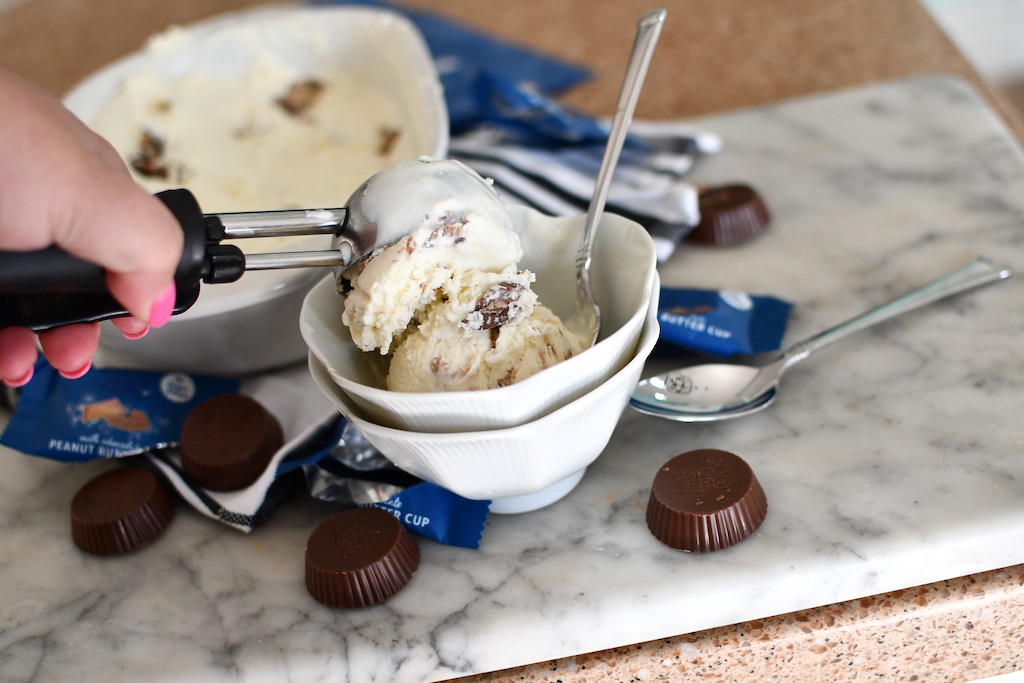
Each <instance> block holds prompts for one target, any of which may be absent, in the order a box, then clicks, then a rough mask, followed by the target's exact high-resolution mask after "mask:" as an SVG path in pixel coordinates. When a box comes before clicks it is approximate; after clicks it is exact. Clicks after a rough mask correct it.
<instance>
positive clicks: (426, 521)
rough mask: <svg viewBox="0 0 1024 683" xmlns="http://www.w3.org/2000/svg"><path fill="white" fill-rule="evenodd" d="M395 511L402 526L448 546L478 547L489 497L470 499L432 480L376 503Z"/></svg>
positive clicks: (392, 512) (382, 507)
mask: <svg viewBox="0 0 1024 683" xmlns="http://www.w3.org/2000/svg"><path fill="white" fill-rule="evenodd" d="M373 505H374V506H375V507H379V508H381V509H383V510H386V511H388V512H390V513H391V514H393V515H394V516H395V518H396V519H398V521H399V522H401V523H402V526H404V527H405V528H407V529H409V531H412V532H414V533H417V534H419V535H420V536H424V537H425V538H430V539H433V540H435V541H439V542H441V543H444V544H445V545H455V546H459V547H462V548H479V547H480V537H481V536H482V535H483V532H484V523H485V522H486V521H487V511H488V510H489V509H490V507H491V501H489V500H470V499H469V498H463V497H462V496H460V495H458V494H456V493H452V492H451V491H449V490H448V489H443V488H441V487H440V486H437V485H436V484H431V483H430V482H429V481H424V482H422V483H419V484H415V485H413V486H410V487H409V488H407V489H404V490H402V491H399V492H398V493H396V494H395V495H393V496H391V497H390V498H388V499H387V500H385V501H382V502H380V503H373Z"/></svg>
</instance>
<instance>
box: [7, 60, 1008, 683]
mask: <svg viewBox="0 0 1024 683" xmlns="http://www.w3.org/2000/svg"><path fill="white" fill-rule="evenodd" d="M696 123H697V125H699V126H701V127H704V128H707V129H710V130H713V131H715V132H717V133H719V134H721V135H722V137H723V139H724V140H725V142H726V148H725V150H724V151H723V152H722V153H721V154H719V155H718V156H716V157H714V158H712V159H710V160H708V161H707V162H705V163H703V164H702V165H700V166H699V168H698V169H697V170H695V171H694V176H693V177H694V180H695V181H699V182H706V183H717V182H727V181H743V182H749V183H751V184H753V185H754V186H755V187H757V188H758V189H759V190H760V191H761V193H762V194H763V195H764V197H765V198H766V200H767V203H768V205H769V207H770V208H771V210H772V212H773V214H774V223H773V225H772V227H771V228H770V230H769V231H768V232H766V233H765V234H764V235H763V236H762V237H760V238H758V239H756V240H754V241H751V242H749V243H747V244H745V245H742V246H739V247H735V248H729V249H719V250H715V249H709V248H697V247H686V248H684V249H682V250H680V251H679V252H678V253H677V254H676V255H675V256H674V257H673V259H672V260H671V261H670V262H669V263H667V264H666V265H665V266H664V267H663V268H662V278H663V283H664V284H666V285H688V286H700V287H709V288H719V287H721V288H730V289H744V290H746V291H749V292H751V293H765V294H773V295H775V296H779V297H782V298H786V299H788V300H790V301H792V302H793V303H794V304H795V309H794V312H793V315H792V318H791V320H790V325H789V329H788V332H787V341H793V340H796V339H799V338H802V337H803V336H806V335H808V334H810V333H813V332H816V331H818V330H819V329H822V328H824V327H826V326H829V325H832V324H834V323H836V322H839V321H840V320H842V319H844V318H846V317H848V316H850V315H853V314H856V313H859V312H861V311H862V310H865V309H867V308H869V307H871V306H873V305H876V304H878V303H881V302H882V301H884V300H887V299H888V298H891V297H892V296H895V295H898V294H901V293H902V292H903V291H906V290H908V289H910V288H912V287H915V286H917V285H919V284H922V283H923V282H925V281H927V280H930V279H932V278H933V277H936V276H938V275H940V274H942V273H944V272H945V271H947V270H950V269H952V268H953V267H955V266H958V265H960V264H962V263H965V262H967V261H968V260H970V259H971V258H973V257H974V256H975V255H977V254H981V253H984V254H987V255H989V256H991V257H993V258H996V259H999V260H1001V261H1003V262H1005V263H1006V264H1008V265H1010V266H1011V267H1013V268H1014V269H1015V270H1016V271H1017V273H1018V275H1017V276H1016V277H1015V278H1011V279H1010V280H1008V281H1005V282H1002V283H999V284H996V285H991V286H988V287H985V288H983V289H979V290H975V291H973V292H969V293H966V294H964V295H961V296H959V297H957V298H955V299H952V300H949V301H945V302H940V303H938V304H934V305H932V306H930V307H928V308H926V309H922V310H920V311H917V312H915V313H911V314H909V315H907V316H904V317H902V318H899V319H896V320H893V321H890V322H889V323H886V324H885V325H883V326H881V327H877V328H873V329H871V330H868V331H863V332H860V333H858V334H857V336H855V337H852V338H849V339H847V340H844V341H842V342H839V344H837V345H835V346H832V347H829V348H828V349H826V350H822V351H820V352H819V353H818V354H817V355H815V356H814V357H813V358H812V359H809V360H807V361H805V362H804V363H803V364H802V365H800V366H799V367H797V368H794V369H793V370H791V371H790V372H789V373H788V374H787V376H786V378H785V380H784V382H783V389H782V392H781V395H780V398H779V400H778V401H777V403H776V405H775V406H773V407H772V408H770V409H769V410H768V411H766V412H763V413H761V414H758V415H755V416H751V417H749V418H745V419H742V420H737V421H732V422H725V423H719V424H717V425H709V426H694V425H682V424H676V423H671V422H665V421H659V420H657V419H654V418H650V417H646V416H641V415H638V414H635V413H633V412H631V411H627V412H625V413H624V414H623V417H622V420H621V422H620V424H619V426H618V429H617V430H616V432H615V434H614V435H613V437H612V440H611V443H610V444H609V446H608V448H607V449H606V451H605V453H604V454H603V455H602V456H601V458H599V459H598V461H597V462H596V463H595V464H594V465H593V466H592V467H591V469H590V471H589V472H588V473H587V476H586V477H584V479H583V481H582V482H581V484H580V485H579V486H578V487H577V488H576V490H574V491H573V492H572V493H571V494H570V495H569V496H568V497H566V498H564V499H563V500H562V501H559V502H558V503H556V504H554V505H552V506H550V507H548V508H545V509H542V510H539V511H536V512H533V513H528V514H524V515H517V516H492V518H491V520H490V523H489V526H488V529H487V531H486V533H485V536H484V542H483V545H482V547H481V549H480V550H478V551H473V550H465V549H458V548H451V547H446V546H442V545H438V544H435V543H432V542H427V541H423V542H422V543H421V548H422V551H423V559H422V564H421V567H420V569H419V571H418V573H417V574H416V576H415V577H414V579H413V581H412V583H411V584H410V585H409V586H408V587H407V588H406V589H405V590H404V591H403V592H401V593H400V594H398V595H397V596H396V597H395V598H393V599H392V600H391V601H389V602H388V603H387V604H386V605H384V606H379V607H374V608H371V609H366V610H361V611H335V610H329V609H327V608H324V607H322V606H320V605H319V604H318V603H315V602H313V601H312V600H311V599H310V598H309V597H308V596H307V594H306V592H305V588H304V585H303V549H304V546H305V541H306V538H307V537H308V535H309V533H310V531H311V530H312V529H313V528H314V527H315V526H316V524H317V523H319V522H320V521H321V520H322V519H324V518H325V517H326V516H328V515H329V514H330V513H331V512H332V511H333V509H332V508H331V507H329V506H327V505H325V504H321V503H315V502H312V501H306V500H296V501H293V502H292V503H290V504H289V505H287V506H286V507H284V508H283V509H281V510H280V511H279V512H278V513H277V514H276V515H275V516H274V517H273V518H272V519H271V520H270V522H269V523H268V524H267V525H266V526H265V527H262V528H260V529H258V530H257V531H256V532H254V533H253V534H251V535H243V534H241V533H238V532H235V531H231V530H229V529H227V528H226V527H223V526H220V525H218V524H216V523H214V522H212V521H211V520H209V519H206V518H203V517H200V516H199V515H197V514H193V513H192V512H191V511H188V510H182V513H181V514H179V516H178V518H177V519H176V520H175V522H174V524H173V525H172V526H171V528H170V529H169V530H168V532H167V533H166V534H165V536H164V537H163V538H161V539H160V540H159V541H158V542H157V543H156V544H154V545H153V546H152V547H150V548H148V549H145V550H143V551H141V552H138V553H135V554H132V555H129V556H126V557H121V558H112V559H97V558H93V557H87V556H84V555H83V554H81V553H79V552H77V551H76V550H75V548H74V547H73V545H72V544H71V541H70V537H69V521H68V505H69V502H70V500H71V497H72V496H73V494H74V492H75V491H76V490H77V488H78V486H80V485H81V484H82V483H83V482H84V481H85V480H86V479H88V478H90V477H91V476H93V475H94V474H95V473H96V472H97V471H98V470H99V469H100V468H102V467H103V466H104V464H100V463H94V464H91V465H83V466H68V465H60V464H56V463H52V462H48V461H44V460H39V459H34V458H28V457H24V456H20V455H18V454H15V453H11V452H3V453H0V468H2V469H0V522H2V524H3V527H4V533H3V534H0V680H4V681H6V680H18V681H23V680H33V681H58V680H81V681H109V680H155V681H174V680H190V681H264V680H266V681H345V680H347V681H419V680H430V679H442V678H446V677H450V676H456V675H459V674H467V673H472V672H478V671H488V670H495V669H500V668H505V667H510V666H514V665H519V664H525V663H529V662H534V661H543V660H548V659H553V658H557V657H563V656H568V655H572V654H578V653H583V652H590V651H595V650H600V649H604V648H608V647H612V646H617V645H623V644H628V643H636V642H641V641H645V640H651V639H655V638H660V637H664V636H669V635H675V634H680V633H687V632H690V631H694V630H699V629H705V628H710V627H715V626H720V625H725V624H732V623H737V622H740V621H744V620H749V619H756V618H758V617H763V616H767V615H774V614H781V613H786V612H792V611H795V610H801V609H807V608H810V607H814V606H818V605H824V604H828V603H833V602H837V601H842V600H847V599H851V598H856V597H860V596H865V595H871V594H876V593H879V592H882V591H887V590H893V589H898V588H903V587H908V586H914V585H920V584H924V583H928V582H932V581H936V580H939V579H943V578H949V577H953V576H960V575H964V574H967V573H972V572H978V571H982V570H986V569H992V568H996V567H1003V566H1009V565H1012V564H1017V563H1021V562H1024V458H1022V450H1024V449H1022V446H1024V427H1022V426H1021V425H1022V422H1021V419H1020V415H1021V414H1022V413H1024V386H1022V385H1024V373H1022V352H1021V348H1022V346H1021V341H1020V335H1021V331H1022V330H1024V306H1022V302H1024V298H1022V296H1021V289H1022V287H1024V158H1022V156H1021V151H1020V149H1019V148H1018V147H1017V145H1016V144H1015V143H1014V142H1012V141H1011V140H1010V138H1009V137H1008V135H1007V134H1006V132H1005V130H1004V129H1003V127H1002V126H1001V124H1000V123H999V121H998V120H997V119H996V117H995V116H994V115H993V114H991V113H990V112H989V111H988V110H987V109H986V108H985V107H984V105H982V104H981V103H980V101H979V100H978V98H977V97H976V96H975V95H974V94H973V93H972V92H971V91H970V90H969V89H968V88H967V87H965V86H964V85H962V84H961V83H959V82H958V81H955V80H951V79H947V78H943V77H925V78H918V79H913V80H909V81H901V82H896V83H886V84H880V85H873V86H869V87H865V88H860V89H856V90H851V91H844V92H839V93H829V94H825V95H820V96H815V97H811V98H807V99H800V100H795V101H790V102H784V103H781V104H778V105H775V106H771V107H767V108H761V109H757V110H753V111H744V112H739V113H733V114H727V115H722V116H717V117H713V118H708V119H704V120H700V121H697V122H696ZM650 365H651V369H652V370H654V369H661V368H664V367H667V364H666V362H665V360H664V359H656V360H652V361H651V363H650ZM668 365H670V363H668ZM696 447H714V448H724V449H727V450H732V451H734V452H735V453H737V454H739V455H741V456H742V457H743V458H744V459H746V460H747V461H748V462H749V463H750V464H751V466H752V467H753V468H754V470H755V472H756V473H757V475H758V477H759V479H760V481H761V483H762V485H763V487H764V489H765V491H766V493H767V496H768V500H769V512H768V517H767V519H766V521H765V523H764V525H763V526H762V527H761V529H760V530H759V531H758V532H757V533H756V534H755V535H754V536H752V537H751V538H750V539H748V540H746V541H744V542H743V543H741V544H739V545H737V546H734V547H733V548H730V549H728V550H725V551H720V552H717V553H711V554H705V555H691V554H684V553H679V552H676V551H673V550H670V549H668V548H666V547H664V546H662V545H661V544H659V543H658V542H657V541H656V540H655V539H654V538H653V537H652V536H651V535H650V534H649V533H648V531H647V529H646V527H645V524H644V507H645V504H646V500H647V495H648V487H649V484H650V481H651V478H652V477H653V476H654V473H655V471H656V470H657V468H658V466H659V465H661V463H662V462H664V461H665V460H667V459H668V458H669V457H671V456H673V455H675V454H677V453H679V452H681V451H684V450H688V449H691V448H696Z"/></svg>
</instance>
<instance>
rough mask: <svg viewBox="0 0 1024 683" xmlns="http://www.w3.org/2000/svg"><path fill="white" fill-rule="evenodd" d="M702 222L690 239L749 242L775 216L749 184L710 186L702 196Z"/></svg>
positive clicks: (692, 232)
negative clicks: (772, 215)
mask: <svg viewBox="0 0 1024 683" xmlns="http://www.w3.org/2000/svg"><path fill="white" fill-rule="evenodd" d="M698 206H699V208H700V223H698V224H697V227H695V228H694V229H693V230H691V231H690V232H689V234H687V236H686V239H687V241H690V242H696V243H698V244H713V245H721V246H726V245H731V244H739V243H741V242H746V241H747V240H749V239H750V238H752V237H754V236H756V235H758V234H760V233H761V232H763V231H764V229H765V228H767V227H768V223H769V222H770V221H771V216H770V214H769V213H768V207H767V206H765V203H764V200H763V199H761V196H760V195H759V194H758V193H757V191H756V190H754V188H752V187H750V186H748V185H739V184H733V185H721V186H717V187H708V188H704V189H702V190H701V191H700V193H699V195H698Z"/></svg>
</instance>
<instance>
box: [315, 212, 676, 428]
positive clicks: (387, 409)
mask: <svg viewBox="0 0 1024 683" xmlns="http://www.w3.org/2000/svg"><path fill="white" fill-rule="evenodd" d="M509 209H510V211H511V212H512V217H513V220H514V221H515V225H516V229H517V230H518V231H519V233H520V236H521V238H522V243H523V251H524V258H523V261H522V262H521V264H520V265H521V266H522V267H524V268H527V269H529V270H532V271H533V272H535V273H536V274H537V281H536V283H535V290H536V291H537V294H538V295H539V296H540V301H541V302H542V303H544V304H545V305H547V306H548V307H549V308H551V309H552V310H553V311H554V312H555V313H557V314H558V315H559V316H562V317H563V318H564V317H565V316H566V315H567V314H568V313H569V311H571V310H572V306H573V303H574V302H575V269H574V263H575V258H576V250H577V246H578V243H579V235H580V233H581V231H582V229H583V221H584V216H571V217H559V218H553V217H550V216H545V215H543V214H541V213H539V212H537V211H534V210H532V209H527V208H524V207H521V206H510V207H509ZM591 280H592V283H593V287H594V295H595V298H596V299H597V302H598V304H599V305H600V306H601V315H602V324H601V336H600V338H599V340H598V343H597V344H595V345H594V346H593V347H592V348H590V349H587V350H585V351H583V352H582V353H579V354H577V355H576V356H574V357H572V358H569V359H568V360H565V361H563V362H561V363H558V364H557V365H554V366H552V367H550V368H547V369H545V370H542V371H541V372H539V373H537V374H536V375H533V376H531V377H527V378H526V379H524V380H522V381H521V382H517V383H515V384H512V385H510V386H507V387H500V388H496V389H486V390H478V391H449V392H429V393H413V392H398V391H389V390H388V389H387V388H386V385H385V379H386V376H387V359H386V358H384V357H382V356H380V355H379V354H376V353H367V352H364V351H360V350H359V349H358V348H356V346H355V344H353V343H352V338H351V335H350V334H349V331H348V329H347V328H346V327H345V326H344V325H342V323H341V313H342V310H343V308H344V299H343V298H342V297H341V296H339V295H338V293H337V292H336V290H335V287H334V282H333V281H331V280H325V281H322V282H320V283H319V284H318V285H317V286H316V287H315V288H313V290H312V291H311V292H310V293H309V295H308V296H307V297H306V301H305V303H304V305H303V309H302V315H301V316H300V330H301V332H302V336H303V337H304V338H305V340H306V344H307V345H308V346H309V349H310V351H311V352H312V353H313V355H314V356H316V358H317V360H318V361H319V362H320V363H321V364H322V365H323V366H324V367H325V368H326V370H327V372H328V374H329V376H330V377H331V378H332V380H333V381H334V382H335V383H336V384H337V385H338V386H339V387H341V389H342V390H343V391H344V392H345V393H346V394H347V396H348V398H349V400H350V401H351V402H352V403H353V404H354V405H355V406H356V407H358V409H359V410H360V411H361V412H362V414H364V415H365V416H366V417H367V418H368V419H370V420H373V421H374V422H377V423H379V424H381V425H387V426H389V427H394V428H397V429H409V430H414V431H422V432H464V431H472V430H485V429H503V428H507V427H512V426H515V425H520V424H524V423H526V422H529V421H530V420H535V419H537V418H539V417H542V416H544V415H546V414H548V413H550V412H551V411H553V410H556V409H558V408H560V407H562V406H564V405H566V404H567V403H569V402H571V401H573V400H575V399H577V398H579V397H580V396H583V395H584V394H586V393H587V392H588V391H590V390H591V389H593V388H594V387H597V386H599V385H600V384H601V383H602V382H604V381H606V380H607V379H608V378H609V377H611V376H612V375H614V374H616V373H617V372H618V371H619V370H621V369H622V368H623V367H624V366H625V365H626V363H627V362H629V360H630V359H631V358H633V353H634V352H635V350H636V348H637V342H638V340H639V339H640V333H641V329H642V327H643V324H644V319H645V316H646V314H647V310H648V307H649V304H650V302H651V299H652V297H654V298H657V293H658V283H657V255H656V253H655V248H654V243H653V242H652V240H651V238H650V235H649V234H648V233H647V231H646V230H645V229H644V228H643V226H641V225H639V224H638V223H635V222H633V221H630V220H628V219H626V218H623V217H621V216H617V215H613V214H606V215H605V216H604V218H603V219H602V221H601V224H600V226H599V228H598V234H597V240H596V244H595V250H594V259H593V264H592V271H591Z"/></svg>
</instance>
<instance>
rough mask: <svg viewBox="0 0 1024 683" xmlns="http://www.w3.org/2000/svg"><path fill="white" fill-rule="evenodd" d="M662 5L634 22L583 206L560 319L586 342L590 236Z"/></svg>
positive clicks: (593, 313)
mask: <svg viewBox="0 0 1024 683" xmlns="http://www.w3.org/2000/svg"><path fill="white" fill-rule="evenodd" d="M665 15H666V11H665V10H664V9H657V10H652V11H650V12H648V13H647V14H645V15H644V16H643V17H641V18H640V21H639V23H638V24H637V31H636V38H635V40H634V42H633V50H632V53H631V54H630V57H629V64H628V65H627V67H626V76H625V78H624V80H623V83H622V90H621V92H620V93H619V102H618V105H617V106H616V109H615V117H614V118H613V119H612V124H611V128H610V129H609V131H608V143H607V145H606V146H605V150H604V156H603V157H602V159H601V166H600V168H599V169H598V172H597V180H596V182H595V185H594V194H593V195H592V196H591V198H590V205H589V206H588V207H587V216H586V219H585V222H584V224H583V236H582V238H581V242H580V248H579V251H578V252H577V253H576V304H575V306H574V307H573V310H572V312H571V313H570V314H569V315H568V316H567V317H566V318H565V319H564V321H563V322H564V323H565V326H566V327H567V328H568V329H569V330H571V331H572V332H573V333H574V334H575V335H577V336H578V338H579V339H583V340H589V341H590V344H589V346H593V345H594V344H595V343H596V342H597V336H598V333H599V332H600V331H601V307H600V306H598V305H597V302H596V301H595V300H594V292H593V288H592V286H591V283H590V264H591V260H592V256H593V252H594V240H595V239H596V237H597V225H598V223H600V222H601V215H602V213H603V212H604V205H605V202H606V201H607V200H608V190H609V189H610V187H611V183H612V175H613V173H614V172H615V166H616V164H617V163H618V161H619V154H620V153H621V152H622V146H623V144H624V143H625V141H626V131H627V130H628V128H629V124H630V123H631V122H632V120H633V112H634V111H635V110H636V102H637V100H638V99H639V97H640V88H641V86H642V85H643V82H644V76H646V74H647V67H648V65H649V64H650V62H651V56H652V55H653V54H654V46H655V45H656V44H657V42H658V36H660V35H661V27H662V26H663V25H664V23H665Z"/></svg>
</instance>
